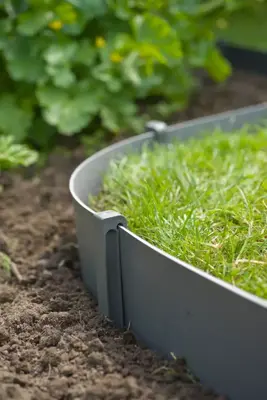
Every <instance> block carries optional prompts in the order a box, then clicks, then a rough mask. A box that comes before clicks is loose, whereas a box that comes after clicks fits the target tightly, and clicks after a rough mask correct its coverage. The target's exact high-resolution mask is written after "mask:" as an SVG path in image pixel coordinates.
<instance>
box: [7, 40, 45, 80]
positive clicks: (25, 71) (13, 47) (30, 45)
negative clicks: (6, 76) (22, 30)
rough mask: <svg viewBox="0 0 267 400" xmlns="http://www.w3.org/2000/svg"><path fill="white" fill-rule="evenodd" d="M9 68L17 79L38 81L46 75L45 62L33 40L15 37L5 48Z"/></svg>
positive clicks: (12, 75)
mask: <svg viewBox="0 0 267 400" xmlns="http://www.w3.org/2000/svg"><path fill="white" fill-rule="evenodd" d="M4 56H5V58H6V60H7V69H8V72H9V73H10V75H11V77H12V78H13V79H14V80H15V81H20V80H23V81H26V82H36V81H38V80H40V79H42V78H43V77H44V75H45V69H44V62H43V60H42V59H41V57H40V53H39V51H38V48H36V46H35V43H34V42H32V41H31V40H29V39H27V38H23V37H15V38H14V39H12V40H10V41H9V42H8V45H6V46H5V48H4Z"/></svg>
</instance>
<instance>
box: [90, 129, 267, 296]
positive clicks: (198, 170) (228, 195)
mask: <svg viewBox="0 0 267 400" xmlns="http://www.w3.org/2000/svg"><path fill="white" fill-rule="evenodd" d="M252 129H254V131H255V133H254V134H249V133H248V132H250V131H251V130H252ZM266 148H267V128H266V127H265V128H257V127H248V128H244V129H242V130H241V131H238V132H234V133H231V134H227V133H222V132H219V131H218V132H213V133H212V134H210V135H207V136H205V137H204V138H201V139H196V138H195V139H191V140H189V141H186V142H177V143H174V144H170V145H168V146H160V145H156V146H155V148H154V150H153V151H152V150H151V149H148V148H144V149H143V151H142V153H141V154H135V155H134V154H132V155H129V156H126V157H124V158H123V159H121V160H120V161H118V162H114V163H112V165H111V166H110V168H109V170H108V172H107V174H106V176H105V179H104V184H103V190H102V192H101V193H100V194H99V195H98V196H96V197H94V198H93V199H90V204H91V206H92V207H93V208H94V209H96V210H101V211H103V210H107V209H113V210H115V211H118V212H120V213H122V214H123V215H124V216H125V217H126V218H127V220H128V224H129V228H130V229H131V230H132V231H133V232H135V233H137V234H138V235H139V236H141V237H142V238H144V239H145V240H147V241H148V242H150V243H152V244H153V245H156V246H158V247H159V248H161V249H163V250H165V251H166V252H168V253H169V254H171V255H174V256H175V257H178V258H180V259H182V260H183V261H186V262H188V263H190V264H192V265H194V266H196V267H199V268H201V269H203V270H205V271H207V272H208V273H210V274H212V275H214V276H216V277H219V278H221V279H223V280H225V281H227V282H229V283H231V284H233V285H236V286H238V287H241V288H243V289H245V290H247V291H249V292H252V293H254V294H256V295H258V296H261V297H264V298H267V240H266V238H267V212H266V211H267V153H266Z"/></svg>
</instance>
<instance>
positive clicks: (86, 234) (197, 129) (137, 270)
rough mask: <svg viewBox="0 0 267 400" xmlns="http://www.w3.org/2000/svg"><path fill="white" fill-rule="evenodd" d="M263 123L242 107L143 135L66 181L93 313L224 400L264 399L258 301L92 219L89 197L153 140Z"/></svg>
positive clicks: (266, 112) (114, 220) (115, 222)
mask: <svg viewBox="0 0 267 400" xmlns="http://www.w3.org/2000/svg"><path fill="white" fill-rule="evenodd" d="M265 119H267V106H266V105H265V104H263V105H259V106H253V107H248V108H244V109H240V110H237V111H233V112H228V113H223V114H219V115H215V116H211V117H205V118H200V119H196V120H192V121H189V122H185V123H179V124H176V125H172V126H168V127H165V126H164V125H157V124H152V125H151V124H150V125H149V129H150V131H149V132H147V133H145V134H143V135H140V136H136V137H133V138H130V139H127V140H124V141H122V142H120V143H117V144H114V145H112V146H110V147H107V148H106V149H104V150H102V151H100V152H98V153H96V154H95V155H93V156H92V157H90V158H88V159H87V160H85V161H84V162H83V163H82V164H80V165H79V166H78V167H77V168H76V170H75V171H74V172H73V174H72V176H71V179H70V192H71V195H72V198H73V204H74V208H75V217H76V228H77V237H78V245H79V252H80V259H81V270H82V277H83V280H84V283H85V285H86V287H87V289H88V290H89V291H90V292H91V293H92V294H93V295H94V296H95V297H96V298H97V300H98V304H99V308H100V311H101V312H102V313H103V314H104V315H106V316H107V317H109V318H110V319H112V320H113V321H114V322H115V323H116V324H117V325H118V326H120V327H127V326H128V325H129V324H130V325H131V330H132V331H133V333H134V334H135V335H136V336H137V338H139V339H140V340H141V341H142V342H143V343H144V344H146V345H147V346H148V347H150V348H151V349H153V350H155V351H157V352H159V353H160V354H162V355H164V356H167V357H168V356H170V353H174V354H175V356H177V357H185V358H186V360H187V363H188V366H189V368H190V369H191V370H192V372H193V373H194V374H195V375H196V376H197V377H198V378H199V379H200V381H201V382H202V383H203V384H205V385H208V386H209V387H212V388H213V389H215V390H216V391H217V392H218V393H223V394H226V395H227V396H229V398H230V399H232V400H254V399H255V400H266V398H267V301H265V300H263V299H260V298H258V297H256V296H254V295H251V294H249V293H247V292H245V291H243V290H240V289H238V288H235V287H234V286H232V285H230V284H228V283H225V282H223V281H222V280H220V279H217V278H214V277H212V276H210V275H208V274H207V273H205V272H203V271H201V270H199V269H197V268H195V267H193V266H191V265H188V264H186V263H184V262H183V261H181V260H178V259H176V258H174V257H172V256H170V255H168V254H167V253H165V252H163V251H161V250H159V249H158V248H156V247H154V246H152V245H150V244H149V243H147V242H146V241H144V240H142V239H141V238H140V237H138V236H136V235H135V234H133V233H132V232H131V231H129V230H128V229H127V221H126V219H125V218H124V217H123V216H122V215H120V214H117V213H115V212H113V211H105V212H100V213H97V212H95V211H94V210H92V209H91V208H89V206H88V195H89V194H92V195H95V194H97V193H98V192H99V190H100V189H101V184H102V178H103V174H104V173H105V171H106V169H107V167H108V165H109V163H110V161H111V160H114V159H118V158H119V157H121V156H122V155H125V154H127V153H131V152H133V151H135V152H139V151H140V150H141V149H142V147H143V145H144V144H151V145H152V144H153V143H154V141H155V140H156V141H159V142H162V143H167V142H169V141H171V140H173V139H174V138H179V139H181V140H184V139H186V138H188V137H190V136H195V135H198V134H202V133H203V132H204V131H212V130H214V129H216V128H221V129H222V130H225V131H228V132H229V131H231V130H234V129H238V128H240V127H242V126H243V125H244V124H247V123H258V122H259V123H260V121H261V120H265Z"/></svg>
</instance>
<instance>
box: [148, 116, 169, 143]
mask: <svg viewBox="0 0 267 400" xmlns="http://www.w3.org/2000/svg"><path fill="white" fill-rule="evenodd" d="M167 128H168V125H167V124H166V123H165V122H163V121H149V122H147V123H146V125H145V129H146V132H152V133H153V135H154V140H155V141H156V142H160V141H161V136H162V134H164V133H165V132H166V130H167Z"/></svg>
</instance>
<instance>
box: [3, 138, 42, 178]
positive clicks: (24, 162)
mask: <svg viewBox="0 0 267 400" xmlns="http://www.w3.org/2000/svg"><path fill="white" fill-rule="evenodd" d="M37 159H38V155H37V153H36V151H34V150H31V149H29V148H28V147H27V146H26V145H24V144H18V143H14V139H13V137H12V136H1V137H0V171H1V170H5V169H10V168H16V167H28V166H29V165H31V164H34V163H35V162H36V161H37Z"/></svg>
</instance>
